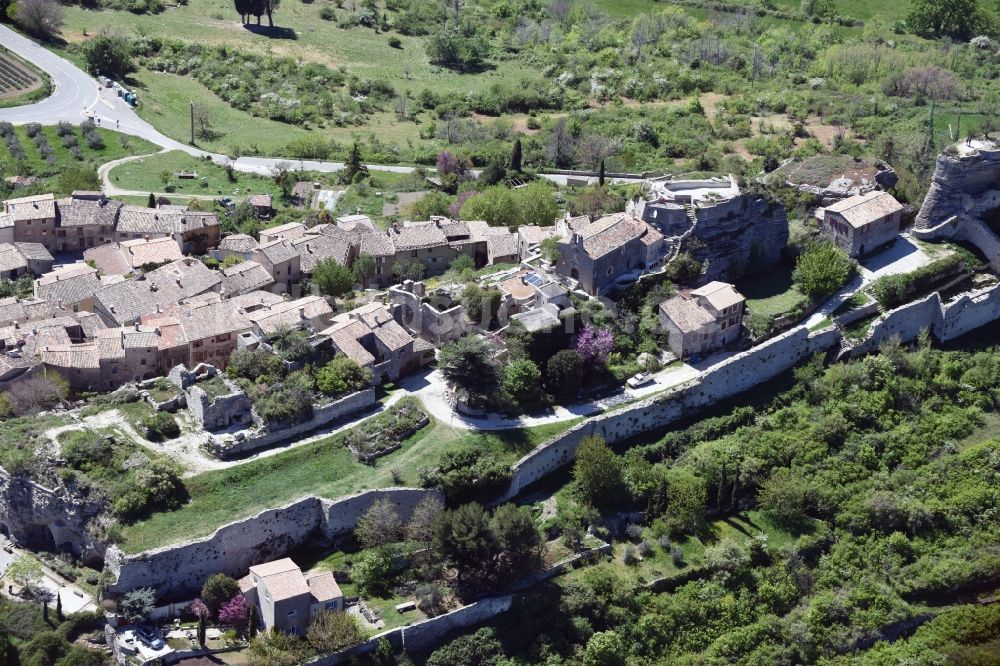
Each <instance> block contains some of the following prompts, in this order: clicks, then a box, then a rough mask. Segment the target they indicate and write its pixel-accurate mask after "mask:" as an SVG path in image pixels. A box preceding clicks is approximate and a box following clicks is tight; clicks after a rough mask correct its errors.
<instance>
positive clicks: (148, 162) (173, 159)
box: [108, 150, 281, 197]
mask: <svg viewBox="0 0 1000 666" xmlns="http://www.w3.org/2000/svg"><path fill="white" fill-rule="evenodd" d="M182 171H185V172H195V173H197V174H198V177H197V178H196V179H191V180H186V179H180V178H177V177H176V176H175V174H177V173H179V172H182ZM163 173H169V174H170V176H171V177H170V181H169V183H170V185H171V186H172V187H173V188H174V191H173V192H171V193H170V194H176V195H184V194H203V195H213V196H223V195H232V194H234V193H238V194H241V195H243V194H260V193H266V194H272V195H274V196H276V197H277V196H280V195H281V190H280V188H279V187H278V186H277V185H275V184H274V181H273V180H271V179H270V178H264V177H262V176H256V175H253V174H247V173H240V172H238V171H237V172H234V173H233V176H234V178H235V179H236V180H235V182H232V181H230V180H229V177H228V176H227V175H226V170H225V169H223V168H222V167H220V166H219V165H217V164H215V163H214V162H211V161H209V160H205V159H200V158H197V157H194V156H192V155H188V154H187V153H183V152H181V151H179V150H173V151H170V152H169V153H158V154H156V155H150V156H149V157H143V158H142V159H138V160H134V161H131V162H126V163H124V164H119V165H118V166H116V167H115V168H114V169H112V170H111V172H110V173H109V174H108V177H109V178H110V179H111V182H112V183H113V184H114V185H115V186H116V187H120V188H122V189H127V190H138V191H140V192H164V191H165V189H164V183H163V180H162V179H161V174H163ZM203 179H204V180H203Z"/></svg>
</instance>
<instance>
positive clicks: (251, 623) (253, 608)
mask: <svg viewBox="0 0 1000 666" xmlns="http://www.w3.org/2000/svg"><path fill="white" fill-rule="evenodd" d="M256 635H257V604H250V608H248V609H247V636H248V637H250V638H253V637H254V636H256Z"/></svg>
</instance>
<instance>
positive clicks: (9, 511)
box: [0, 470, 106, 565]
mask: <svg viewBox="0 0 1000 666" xmlns="http://www.w3.org/2000/svg"><path fill="white" fill-rule="evenodd" d="M103 510H104V505H103V503H101V502H97V501H92V500H89V499H86V498H82V497H76V496H74V495H72V494H71V493H69V492H68V491H67V490H66V489H65V488H58V489H55V490H53V489H50V488H46V487H45V486H42V485H39V484H37V483H35V482H34V481H30V480H28V479H26V478H24V477H22V476H13V475H11V474H9V473H7V472H6V471H4V470H0V531H2V532H3V533H4V534H7V535H10V536H12V537H13V538H14V539H16V540H17V542H18V543H19V544H21V545H22V546H25V547H26V548H30V549H32V550H57V551H68V552H71V553H73V554H74V555H76V556H77V557H80V558H81V559H83V560H84V561H85V562H87V563H89V564H98V565H99V563H100V562H102V561H103V558H104V551H105V548H106V544H105V543H103V542H102V541H101V540H99V539H98V538H97V537H96V536H95V530H94V528H95V527H96V523H97V521H98V520H99V517H100V516H101V514H102V512H103Z"/></svg>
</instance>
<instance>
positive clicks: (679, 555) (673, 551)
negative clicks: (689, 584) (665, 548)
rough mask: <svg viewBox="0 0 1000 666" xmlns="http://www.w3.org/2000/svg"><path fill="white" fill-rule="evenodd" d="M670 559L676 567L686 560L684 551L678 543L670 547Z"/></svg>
mask: <svg viewBox="0 0 1000 666" xmlns="http://www.w3.org/2000/svg"><path fill="white" fill-rule="evenodd" d="M670 561H671V562H673V563H674V566H675V567H679V566H680V565H681V564H682V563H683V562H684V551H683V550H682V549H681V547H680V546H678V545H677V544H674V545H673V546H671V547H670Z"/></svg>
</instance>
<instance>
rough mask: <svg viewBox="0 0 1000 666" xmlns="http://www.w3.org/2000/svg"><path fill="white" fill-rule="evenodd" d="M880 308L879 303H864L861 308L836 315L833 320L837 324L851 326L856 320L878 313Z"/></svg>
mask: <svg viewBox="0 0 1000 666" xmlns="http://www.w3.org/2000/svg"><path fill="white" fill-rule="evenodd" d="M880 309H881V308H880V307H879V304H878V303H877V302H875V301H872V302H871V303H868V304H866V305H862V306H861V307H860V308H854V309H853V310H848V311H847V312H845V313H844V314H842V315H839V316H837V317H834V318H833V321H834V323H836V324H837V326H840V327H841V328H843V327H844V326H849V325H851V324H853V323H854V322H856V321H859V320H861V319H864V318H865V317H868V316H870V315H873V314H877V313H878V311H879V310H880Z"/></svg>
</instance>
